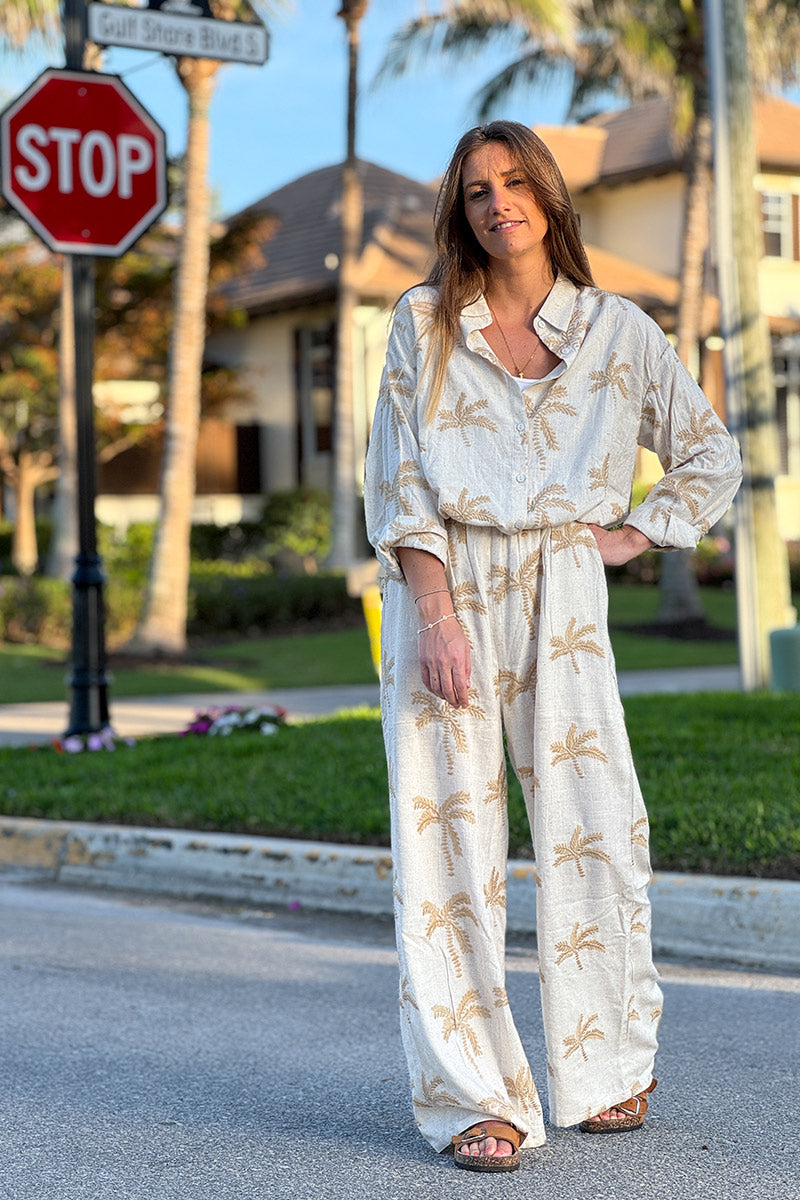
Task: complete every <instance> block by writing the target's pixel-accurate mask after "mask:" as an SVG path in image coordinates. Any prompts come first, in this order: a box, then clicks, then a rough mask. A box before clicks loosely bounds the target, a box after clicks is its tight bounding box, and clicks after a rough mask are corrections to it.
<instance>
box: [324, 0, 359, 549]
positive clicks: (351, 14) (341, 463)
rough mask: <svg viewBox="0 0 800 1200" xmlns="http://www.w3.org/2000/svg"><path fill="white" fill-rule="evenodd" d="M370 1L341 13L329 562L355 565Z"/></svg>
mask: <svg viewBox="0 0 800 1200" xmlns="http://www.w3.org/2000/svg"><path fill="white" fill-rule="evenodd" d="M367 4H368V0H342V7H341V9H340V10H339V13H338V14H337V15H338V16H340V17H341V18H342V19H343V21H344V23H345V26H346V29H347V49H348V76H347V157H346V159H345V162H344V165H343V167H342V245H341V253H340V256H339V291H338V304H337V313H336V416H335V438H334V472H333V546H332V549H331V555H330V561H331V563H332V565H334V566H338V567H349V566H352V565H353V563H354V562H355V561H356V558H357V557H358V553H357V551H358V538H357V532H356V493H355V478H356V462H355V437H354V404H353V327H354V323H355V311H356V306H357V305H358V282H357V278H356V275H357V270H358V258H359V254H360V252H361V234H362V228H363V224H364V194H363V188H362V185H361V179H360V177H359V173H358V160H357V158H356V117H357V102H358V52H359V26H360V24H361V18H362V17H363V16H364V13H365V12H366V11H367Z"/></svg>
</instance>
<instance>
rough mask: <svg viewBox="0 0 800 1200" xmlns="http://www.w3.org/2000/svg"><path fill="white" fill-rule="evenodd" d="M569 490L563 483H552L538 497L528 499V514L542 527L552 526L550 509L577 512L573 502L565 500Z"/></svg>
mask: <svg viewBox="0 0 800 1200" xmlns="http://www.w3.org/2000/svg"><path fill="white" fill-rule="evenodd" d="M566 492H567V489H566V488H565V487H564V484H563V483H551V484H549V485H548V486H547V487H546V488H543V489H542V491H541V492H539V493H538V494H537V495H536V496H530V497H529V498H528V513H529V515H530V516H531V518H532V519H533V520H534V521H537V522H539V523H540V524H542V525H550V524H552V522H551V520H550V514H549V513H548V511H547V510H548V509H549V508H564V509H566V511H567V512H573V513H574V512H576V511H577V510H576V508H575V505H574V504H573V503H572V501H571V500H565V499H564V496H565V495H566Z"/></svg>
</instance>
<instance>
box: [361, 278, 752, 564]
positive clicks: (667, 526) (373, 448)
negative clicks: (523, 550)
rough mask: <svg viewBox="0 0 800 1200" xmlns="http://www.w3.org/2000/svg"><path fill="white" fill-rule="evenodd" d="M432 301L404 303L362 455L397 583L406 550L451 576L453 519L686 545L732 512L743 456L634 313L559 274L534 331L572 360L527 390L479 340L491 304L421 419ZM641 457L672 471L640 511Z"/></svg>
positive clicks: (475, 320) (464, 325) (378, 532)
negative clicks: (611, 531) (427, 556)
mask: <svg viewBox="0 0 800 1200" xmlns="http://www.w3.org/2000/svg"><path fill="white" fill-rule="evenodd" d="M435 299H436V293H435V291H434V289H432V288H428V287H424V286H420V287H416V288H413V289H412V290H411V291H410V292H409V293H408V294H407V295H406V296H404V297H403V299H402V300H401V302H400V305H399V306H398V310H397V313H396V315H395V320H394V324H393V326H392V331H391V335H390V338H389V346H388V350H387V356H386V366H385V369H384V375H383V381H382V386H381V391H380V396H379V400H378V406H377V409H376V413H375V421H374V424H373V430H372V437H371V440H370V446H369V452H368V456H367V481H366V493H365V502H366V509H367V524H368V527H369V534H370V540H371V541H372V543H373V545H374V546H375V548H376V552H377V555H378V558H379V560H380V562H381V564H382V566H383V567H384V569H385V570H386V571H387V572H388V574H389V575H390V576H392V577H394V578H396V579H402V578H403V575H402V571H401V570H400V565H399V562H398V560H397V556H396V553H395V551H396V549H397V547H398V546H410V547H416V548H418V549H420V550H427V551H429V552H430V553H432V554H435V555H436V556H437V558H440V559H441V560H442V562H444V563H446V562H447V533H446V528H445V521H446V520H447V519H448V518H450V519H453V520H456V521H460V522H463V523H465V524H473V525H489V526H494V527H495V528H497V529H499V530H501V531H502V532H504V533H507V534H513V533H516V532H518V531H519V530H521V529H530V528H540V527H543V526H549V525H562V524H564V523H566V522H568V521H583V522H593V523H595V524H597V525H604V526H611V525H616V524H619V523H620V522H621V521H624V522H625V523H626V524H628V525H634V526H636V528H637V529H640V530H641V531H642V533H644V534H646V535H647V537H649V538H650V539H651V541H653V542H655V544H656V545H657V546H662V547H671V548H690V547H693V546H695V545H696V543H697V541H698V540H699V538H700V537H702V535H703V534H704V533H706V532H707V530H708V529H709V527H710V526H711V525H713V523H714V522H715V521H717V520H718V519H719V517H721V516H722V514H723V513H724V512H725V510H726V509H727V507H728V505H729V504H730V502H731V500H732V498H733V496H734V494H735V492H736V489H737V487H738V485H739V481H740V478H741V463H740V458H739V453H738V450H737V448H736V445H735V443H734V441H733V439H732V438H731V436H730V434H729V433H728V432H727V430H726V429H725V426H724V425H723V424H722V422H721V421H720V420H719V418H718V417H717V416H716V414H715V413H714V411H713V409H712V408H711V405H710V404H709V403H708V401H707V400H706V398H705V396H704V395H703V393H702V392H701V390H700V388H699V387H698V386H697V384H696V383H695V381H694V380H693V379H692V377H691V376H690V375H689V373H688V371H686V369H685V368H684V367H683V365H682V364H681V362H680V360H679V359H678V356H677V354H676V353H675V351H674V350H673V348H672V346H670V344H669V342H668V341H667V339H666V338H665V336H664V334H663V332H662V331H661V330H660V329H659V327H658V326H657V325H656V324H655V322H654V321H652V320H651V319H650V318H649V317H648V316H646V315H645V313H643V312H642V311H641V309H639V308H637V307H636V305H635V304H633V303H631V302H630V301H629V300H624V299H622V298H621V297H619V296H616V295H613V294H611V293H608V292H602V291H599V290H597V289H595V288H577V287H575V285H574V284H572V283H571V282H570V281H569V280H568V279H567V278H566V277H565V276H563V275H559V276H558V278H557V279H556V282H555V284H554V286H553V288H552V290H551V291H550V294H549V295H548V296H547V299H546V300H545V302H544V304H543V305H542V308H541V309H540V311H539V314H538V316H537V317H536V320H535V329H536V332H537V333H538V335H539V337H540V338H541V340H542V341H543V342H544V343H545V345H546V346H547V347H548V348H549V349H550V350H552V351H553V352H554V353H555V354H556V355H558V357H559V358H560V359H561V360H562V362H561V363H559V364H558V366H556V367H555V369H554V370H553V371H552V372H551V373H550V374H549V375H548V376H547V377H546V378H544V379H542V380H534V381H530V382H528V383H527V384H524V385H523V386H522V387H520V381H518V380H516V379H515V378H514V377H513V376H511V375H509V374H508V372H507V371H506V370H505V369H504V368H503V367H502V365H501V364H500V362H499V360H498V359H497V357H496V355H495V354H494V353H493V352H492V350H491V349H490V347H489V345H488V344H487V342H486V341H485V339H484V338H483V335H482V333H481V330H482V329H484V328H486V326H488V325H489V324H491V320H492V317H491V314H490V312H489V308H488V305H487V304H486V301H485V300H484V298H483V297H480V298H479V299H478V300H476V301H475V302H474V303H473V304H470V305H468V306H467V307H466V308H465V309H464V310H463V311H462V313H461V331H462V338H463V340H462V341H461V342H460V343H459V344H457V345H456V348H455V350H454V351H453V355H452V358H451V360H450V364H449V368H448V372H447V380H446V383H445V387H444V391H443V393H442V397H441V400H440V402H439V407H438V410H437V413H436V416H435V418H434V419H433V421H431V422H426V419H425V409H426V404H427V398H428V390H429V389H428V388H427V387H426V386H424V383H425V380H424V375H425V363H426V356H427V353H428V343H429V338H428V337H427V336H426V328H427V326H428V323H429V321H430V314H431V309H432V305H433V303H434V302H435ZM420 380H423V386H418V383H419V381H420ZM637 444H638V445H641V446H645V447H647V448H648V449H650V450H654V451H655V453H656V454H657V455H658V457H659V459H660V461H661V464H662V466H663V467H664V470H665V474H664V476H663V478H662V479H661V480H660V481H659V482H658V483H657V484H656V485H655V487H653V488H652V489H651V491H650V493H649V494H648V496H647V498H646V499H645V500H644V501H643V503H641V504H640V505H638V506H637V507H636V509H635V510H634V511H633V512H632V513H631V512H630V505H631V488H632V484H633V473H634V468H635V465H636V447H637ZM629 514H630V515H629Z"/></svg>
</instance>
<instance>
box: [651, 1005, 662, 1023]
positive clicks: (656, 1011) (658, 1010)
mask: <svg viewBox="0 0 800 1200" xmlns="http://www.w3.org/2000/svg"><path fill="white" fill-rule="evenodd" d="M663 1011H664V1010H663V1008H662V1007H661V1005H660V1004H656V1006H655V1008H651V1009H650V1020H651V1021H660V1020H661V1014H662V1013H663Z"/></svg>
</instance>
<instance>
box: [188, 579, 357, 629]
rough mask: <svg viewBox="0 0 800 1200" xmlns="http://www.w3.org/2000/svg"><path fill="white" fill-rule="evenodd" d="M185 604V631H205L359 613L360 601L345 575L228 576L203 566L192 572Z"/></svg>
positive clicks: (273, 625)
mask: <svg viewBox="0 0 800 1200" xmlns="http://www.w3.org/2000/svg"><path fill="white" fill-rule="evenodd" d="M189 610H190V618H189V632H190V633H192V634H195V635H201V636H207V635H209V634H218V633H249V632H259V633H265V632H268V631H270V630H273V629H276V628H280V627H281V626H284V627H285V626H287V625H291V624H294V623H295V622H297V621H330V620H332V619H342V618H348V617H351V616H356V617H358V616H360V613H361V603H360V601H359V600H357V599H353V598H352V597H350V596H348V595H347V587H346V582H345V577H344V575H336V574H320V575H293V576H289V577H288V578H285V579H280V578H278V577H276V576H275V575H268V574H261V575H251V576H249V577H247V576H239V577H236V578H232V577H231V576H230V575H225V574H222V573H205V572H203V573H199V574H193V576H192V583H191V588H190V600H189Z"/></svg>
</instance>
